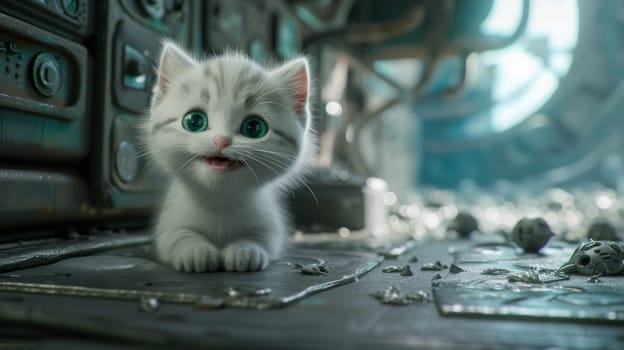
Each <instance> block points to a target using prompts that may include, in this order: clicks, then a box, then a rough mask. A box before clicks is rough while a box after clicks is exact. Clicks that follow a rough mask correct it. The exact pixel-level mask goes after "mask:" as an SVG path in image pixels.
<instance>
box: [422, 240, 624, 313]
mask: <svg viewBox="0 0 624 350" xmlns="http://www.w3.org/2000/svg"><path fill="white" fill-rule="evenodd" d="M608 245H609V243H603V244H602V245H600V246H608ZM577 247H578V245H574V244H565V243H562V242H556V243H553V244H552V245H549V246H548V247H547V248H545V249H544V251H543V252H542V253H540V254H523V253H520V252H519V251H518V250H516V249H507V248H506V246H505V245H500V244H494V243H492V244H477V245H474V246H472V247H467V248H465V249H464V250H463V251H462V252H461V253H460V259H462V257H463V258H464V259H465V260H467V261H470V262H466V263H465V264H464V265H462V266H464V268H466V270H468V273H466V274H459V275H452V274H451V275H448V276H445V278H444V279H441V280H438V281H437V282H436V283H435V284H434V288H433V294H434V298H435V300H436V304H437V307H438V310H439V311H440V312H441V313H442V314H444V315H449V316H450V315H455V316H460V315H463V316H467V315H469V316H477V317H497V318H503V319H507V320H512V319H518V318H530V319H566V320H577V321H600V322H622V321H624V288H622V283H623V282H624V281H623V280H621V277H619V276H609V277H610V278H607V277H602V276H601V275H600V274H594V275H593V276H592V277H590V278H589V279H588V278H587V277H586V276H577V275H568V273H567V272H572V273H576V271H575V270H574V269H571V270H569V271H564V270H562V269H560V266H561V262H562V261H563V262H566V261H568V259H570V256H571V254H572V252H573V251H574V252H575V253H574V254H572V256H573V258H572V260H574V261H576V259H574V257H575V256H576V255H578V254H577V253H578V252H579V251H580V252H582V251H587V250H590V249H593V248H595V247H598V245H596V244H593V243H584V244H581V246H580V247H579V248H578V249H577V250H576V251H575V250H574V248H577ZM618 247H619V246H618ZM603 248H604V247H603ZM615 250H616V251H617V249H615ZM479 252H480V253H481V255H483V257H482V258H479V254H478V253H479ZM564 266H565V265H564Z"/></svg>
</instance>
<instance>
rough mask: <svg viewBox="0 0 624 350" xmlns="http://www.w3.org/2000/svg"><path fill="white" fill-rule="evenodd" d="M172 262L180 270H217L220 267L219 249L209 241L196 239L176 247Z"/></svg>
mask: <svg viewBox="0 0 624 350" xmlns="http://www.w3.org/2000/svg"><path fill="white" fill-rule="evenodd" d="M171 263H172V265H173V267H174V268H175V269H176V270H178V271H184V272H206V271H216V270H217V269H218V268H219V251H218V250H217V248H216V247H215V246H213V245H212V244H210V243H208V242H205V241H200V240H196V241H195V242H193V244H192V245H191V244H188V245H183V246H178V247H176V249H175V251H174V252H173V255H172V259H171Z"/></svg>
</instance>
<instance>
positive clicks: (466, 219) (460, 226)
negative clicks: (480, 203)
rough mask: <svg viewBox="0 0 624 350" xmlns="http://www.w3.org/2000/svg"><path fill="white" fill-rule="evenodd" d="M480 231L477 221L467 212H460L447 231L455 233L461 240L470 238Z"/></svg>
mask: <svg viewBox="0 0 624 350" xmlns="http://www.w3.org/2000/svg"><path fill="white" fill-rule="evenodd" d="M478 229H479V224H478V223H477V219H475V217H474V216H472V214H470V213H467V212H459V213H457V216H455V218H454V219H453V220H452V221H451V223H450V224H449V226H448V228H447V230H448V231H455V232H457V234H458V235H459V237H461V238H468V237H470V234H471V233H472V232H474V231H477V230H478Z"/></svg>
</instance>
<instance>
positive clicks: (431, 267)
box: [420, 261, 448, 271]
mask: <svg viewBox="0 0 624 350" xmlns="http://www.w3.org/2000/svg"><path fill="white" fill-rule="evenodd" d="M420 269H421V270H422V271H442V270H446V269H448V266H447V265H444V264H442V263H441V262H439V261H436V262H435V263H427V264H423V266H421V267H420Z"/></svg>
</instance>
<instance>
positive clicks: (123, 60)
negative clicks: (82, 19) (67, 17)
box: [90, 0, 197, 209]
mask: <svg viewBox="0 0 624 350" xmlns="http://www.w3.org/2000/svg"><path fill="white" fill-rule="evenodd" d="M97 6H98V8H96V12H97V13H98V14H101V15H100V16H99V17H98V23H97V28H98V29H97V31H98V33H99V35H98V37H97V43H96V45H97V46H96V48H95V52H96V53H97V54H96V69H95V70H96V75H97V77H96V81H97V86H96V92H95V95H96V96H97V101H96V109H95V110H96V113H95V120H94V124H95V126H94V129H93V130H94V139H95V142H94V148H93V151H94V152H93V159H92V172H91V174H92V178H91V179H90V180H91V185H92V186H91V187H92V191H93V195H94V199H95V203H96V205H97V206H99V207H103V208H116V209H123V208H127V209H149V208H152V207H153V206H154V205H155V204H156V201H157V200H158V198H159V192H160V190H161V189H162V188H163V184H162V182H160V179H159V178H158V176H156V175H155V174H153V171H151V170H150V167H149V165H148V164H147V162H146V161H145V160H144V159H142V158H141V157H140V155H139V152H140V151H141V148H140V144H139V136H138V135H139V130H138V125H139V123H140V121H141V118H144V117H146V113H147V111H148V109H149V101H150V96H151V90H152V86H153V84H154V83H155V80H156V65H157V62H158V57H159V54H160V48H161V42H162V40H163V39H164V38H169V39H174V40H176V41H177V42H179V43H181V44H183V45H189V46H192V45H190V44H192V43H193V41H194V39H193V38H194V35H195V32H196V31H194V30H193V29H192V28H193V25H194V23H196V20H194V17H193V16H194V14H192V13H191V11H192V10H193V9H194V7H195V6H197V5H196V4H195V3H194V2H191V1H180V0H166V1H165V0H163V1H147V0H146V1H130V0H119V1H117V0H115V1H113V0H111V1H102V2H98V5H97Z"/></svg>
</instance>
